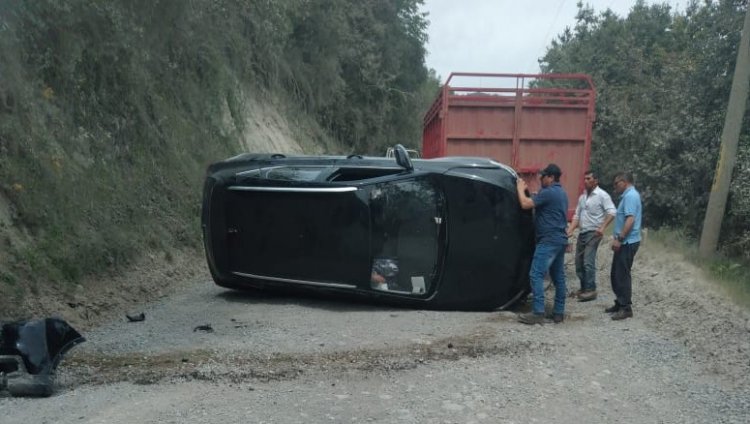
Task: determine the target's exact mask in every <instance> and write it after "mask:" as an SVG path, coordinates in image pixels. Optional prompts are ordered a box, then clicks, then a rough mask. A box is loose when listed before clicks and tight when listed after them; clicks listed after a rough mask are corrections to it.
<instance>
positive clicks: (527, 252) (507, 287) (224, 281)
mask: <svg viewBox="0 0 750 424" xmlns="http://www.w3.org/2000/svg"><path fill="white" fill-rule="evenodd" d="M516 178H517V175H516V173H515V172H514V171H513V170H512V169H511V168H509V167H507V166H505V165H502V164H499V163H497V162H494V161H492V160H489V159H484V158H464V157H447V158H440V159H428V160H419V159H414V160H412V159H410V158H409V156H408V154H407V153H406V151H405V150H404V148H403V147H401V146H400V145H399V146H396V149H395V158H380V157H362V156H359V155H351V156H347V157H344V156H285V155H280V154H275V155H269V154H243V155H239V156H236V157H233V158H231V159H228V160H225V161H222V162H218V163H215V164H213V165H211V166H210V167H209V168H208V171H207V177H206V181H205V185H204V192H203V206H202V218H201V220H202V227H203V239H204V245H205V249H206V256H207V260H208V265H209V269H210V271H211V275H212V276H213V279H214V281H215V282H216V284H218V285H220V286H223V287H228V288H233V289H245V288H255V289H282V288H283V289H294V290H313V291H316V292H328V293H337V294H351V295H356V296H361V297H367V298H371V299H375V300H377V301H383V302H387V303H391V304H401V305H407V306H411V307H425V308H439V309H463V310H479V309H485V310H486V309H495V308H503V307H507V306H509V305H510V304H512V303H513V302H514V301H516V300H518V299H519V298H520V297H521V296H522V295H523V294H524V293H525V292H526V291H527V290H528V271H529V266H530V262H531V256H532V254H533V250H534V228H533V223H532V216H531V213H530V212H529V211H524V210H522V209H521V208H520V206H519V204H518V199H517V196H516V188H515V186H516Z"/></svg>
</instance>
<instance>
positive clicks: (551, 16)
mask: <svg viewBox="0 0 750 424" xmlns="http://www.w3.org/2000/svg"><path fill="white" fill-rule="evenodd" d="M577 2H578V0H425V6H424V8H423V10H424V11H426V12H428V13H429V15H428V17H427V19H428V20H429V21H430V25H429V28H428V34H429V42H428V44H427V67H429V68H433V69H435V71H437V73H438V76H439V77H440V80H441V82H445V79H446V78H447V77H448V74H450V73H451V72H493V73H537V72H539V64H538V63H537V59H538V58H540V57H542V56H543V55H544V53H545V51H546V48H547V46H549V45H550V43H551V41H552V40H553V39H554V38H555V37H556V36H557V35H558V34H560V33H561V32H562V31H563V30H564V29H565V27H573V26H574V25H575V16H576V12H577V10H578V8H577V7H576V3H577ZM583 2H584V3H588V4H590V5H591V6H593V8H594V11H595V12H596V13H597V14H598V13H599V12H600V11H604V10H606V9H607V8H609V9H612V11H613V12H615V13H616V14H618V15H620V16H623V17H624V16H626V15H627V14H628V11H629V10H630V8H631V7H632V6H633V4H635V2H636V0H584V1H583ZM646 2H647V3H649V4H652V3H669V4H670V5H671V6H672V8H673V10H674V9H675V8H676V9H677V10H684V9H685V4H686V2H687V0H662V1H653V0H647V1H646Z"/></svg>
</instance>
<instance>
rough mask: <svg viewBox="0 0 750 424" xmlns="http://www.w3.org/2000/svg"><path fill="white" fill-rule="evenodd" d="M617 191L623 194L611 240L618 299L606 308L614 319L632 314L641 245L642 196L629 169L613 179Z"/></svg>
mask: <svg viewBox="0 0 750 424" xmlns="http://www.w3.org/2000/svg"><path fill="white" fill-rule="evenodd" d="M614 189H615V192H616V193H618V194H621V196H620V203H619V204H618V205H617V213H616V214H615V232H614V240H613V242H612V251H614V256H613V257H612V269H611V272H610V279H611V281H612V291H613V292H614V293H615V296H616V299H615V304H614V306H611V307H609V308H607V309H606V312H608V313H611V314H612V319H613V320H622V319H626V318H630V317H632V316H633V309H632V307H631V305H632V286H633V284H632V278H631V275H630V270H631V268H632V267H633V259H634V258H635V254H636V252H638V247H639V246H640V245H641V216H642V206H641V195H640V194H639V193H638V191H636V189H635V187H634V186H633V177H632V176H631V175H630V174H628V173H626V172H619V173H617V175H615V179H614Z"/></svg>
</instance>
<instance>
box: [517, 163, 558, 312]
mask: <svg viewBox="0 0 750 424" xmlns="http://www.w3.org/2000/svg"><path fill="white" fill-rule="evenodd" d="M561 175H562V171H560V167H558V166H557V165H555V164H554V163H551V164H549V165H547V167H546V168H544V169H543V170H542V171H541V177H540V178H541V183H542V189H541V190H540V191H539V193H537V194H536V195H535V196H534V197H529V196H527V195H526V189H527V186H526V182H525V181H524V180H523V179H521V178H519V179H518V180H517V182H516V189H517V192H518V202H519V203H520V204H521V208H523V209H532V208H533V209H534V212H535V213H534V226H535V229H536V249H534V257H533V259H532V261H531V270H530V271H529V278H530V280H531V293H532V298H533V300H532V304H531V309H532V312H531V313H528V314H521V315H519V316H518V320H519V321H520V322H522V323H524V324H532V325H533V324H544V275H545V274H546V273H547V271H549V273H550V277H551V278H552V282H553V283H554V284H555V306H554V310H553V315H552V318H553V320H554V322H555V323H560V322H562V321H563V319H564V318H565V295H566V288H565V268H564V261H565V248H566V247H567V245H568V236H567V234H566V232H565V230H566V228H567V226H568V195H567V194H566V193H565V190H563V188H562V186H561V185H560V176H561Z"/></svg>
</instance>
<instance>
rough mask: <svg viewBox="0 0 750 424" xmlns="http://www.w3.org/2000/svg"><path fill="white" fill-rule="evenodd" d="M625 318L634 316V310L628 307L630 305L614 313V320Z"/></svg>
mask: <svg viewBox="0 0 750 424" xmlns="http://www.w3.org/2000/svg"><path fill="white" fill-rule="evenodd" d="M625 318H633V310H632V309H631V308H628V307H625V308H620V310H619V311H617V312H615V313H614V314H612V319H613V320H614V321H620V320H623V319H625Z"/></svg>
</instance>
